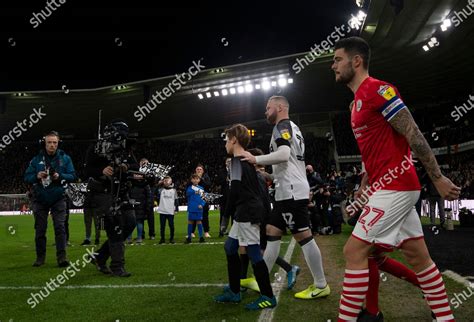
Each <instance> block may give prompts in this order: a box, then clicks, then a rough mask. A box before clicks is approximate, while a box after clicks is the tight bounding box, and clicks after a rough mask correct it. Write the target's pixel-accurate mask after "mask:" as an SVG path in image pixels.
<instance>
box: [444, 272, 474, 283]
mask: <svg viewBox="0 0 474 322" xmlns="http://www.w3.org/2000/svg"><path fill="white" fill-rule="evenodd" d="M443 275H445V276H447V277H449V278H451V279H453V280H455V281H456V282H458V283H461V284H462V285H464V286H466V287H474V283H472V282H469V280H468V279H467V278H466V277H463V276H461V275H459V274H458V273H456V272H453V271H450V270H449V269H447V270H445V271H444V272H443ZM469 277H470V276H469Z"/></svg>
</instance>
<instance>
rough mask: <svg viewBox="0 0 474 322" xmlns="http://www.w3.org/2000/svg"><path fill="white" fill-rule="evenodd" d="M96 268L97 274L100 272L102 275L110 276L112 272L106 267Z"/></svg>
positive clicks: (99, 266) (98, 266)
mask: <svg viewBox="0 0 474 322" xmlns="http://www.w3.org/2000/svg"><path fill="white" fill-rule="evenodd" d="M96 267H97V270H98V271H99V272H101V273H102V274H106V275H108V274H112V271H111V270H110V268H108V267H107V265H96Z"/></svg>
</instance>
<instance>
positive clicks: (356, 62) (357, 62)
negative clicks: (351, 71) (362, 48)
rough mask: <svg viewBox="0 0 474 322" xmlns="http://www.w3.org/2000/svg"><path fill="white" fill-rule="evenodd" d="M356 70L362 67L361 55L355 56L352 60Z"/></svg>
mask: <svg viewBox="0 0 474 322" xmlns="http://www.w3.org/2000/svg"><path fill="white" fill-rule="evenodd" d="M352 62H353V64H354V68H357V67H360V66H361V65H362V57H361V56H360V55H355V56H354V57H353V59H352Z"/></svg>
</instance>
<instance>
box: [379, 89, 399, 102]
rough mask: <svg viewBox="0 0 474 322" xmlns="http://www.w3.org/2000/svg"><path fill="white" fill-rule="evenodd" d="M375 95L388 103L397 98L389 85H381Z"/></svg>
mask: <svg viewBox="0 0 474 322" xmlns="http://www.w3.org/2000/svg"><path fill="white" fill-rule="evenodd" d="M377 93H378V94H379V95H380V96H382V97H383V98H385V99H386V100H387V101H390V100H391V99H392V98H394V97H395V96H397V93H395V89H394V88H393V87H392V86H390V85H382V86H380V88H379V90H378V91H377Z"/></svg>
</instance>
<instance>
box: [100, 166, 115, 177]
mask: <svg viewBox="0 0 474 322" xmlns="http://www.w3.org/2000/svg"><path fill="white" fill-rule="evenodd" d="M102 173H103V174H105V175H106V176H109V177H110V176H112V175H113V174H114V168H112V167H111V166H110V165H109V166H108V167H106V168H104V170H102Z"/></svg>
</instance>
